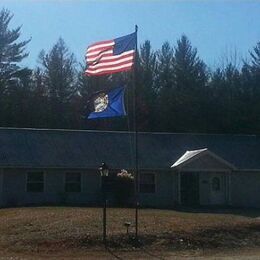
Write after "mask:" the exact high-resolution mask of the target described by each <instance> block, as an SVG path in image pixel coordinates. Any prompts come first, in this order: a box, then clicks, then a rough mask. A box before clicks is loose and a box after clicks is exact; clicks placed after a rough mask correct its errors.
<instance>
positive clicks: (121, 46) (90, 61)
mask: <svg viewBox="0 0 260 260" xmlns="http://www.w3.org/2000/svg"><path fill="white" fill-rule="evenodd" d="M135 48H136V32H135V33H132V34H129V35H126V36H123V37H120V38H116V39H114V40H109V41H102V42H97V43H94V44H92V45H90V46H89V47H88V48H87V53H86V57H85V58H86V63H87V70H86V71H85V73H86V75H88V76H100V75H107V74H113V73H117V72H122V71H128V70H131V69H132V67H133V64H134V54H135Z"/></svg>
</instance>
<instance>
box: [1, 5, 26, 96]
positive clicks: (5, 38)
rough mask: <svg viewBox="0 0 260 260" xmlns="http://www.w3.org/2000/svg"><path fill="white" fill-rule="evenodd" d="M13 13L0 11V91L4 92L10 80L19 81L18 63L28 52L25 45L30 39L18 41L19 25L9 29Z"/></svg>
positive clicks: (21, 73) (19, 69)
mask: <svg viewBox="0 0 260 260" xmlns="http://www.w3.org/2000/svg"><path fill="white" fill-rule="evenodd" d="M12 18H13V15H12V14H11V13H10V12H9V11H8V10H7V9H2V10H1V11H0V91H1V93H4V92H5V91H6V90H7V89H8V84H9V83H10V82H17V81H19V79H20V77H22V76H23V75H24V73H25V72H24V71H23V69H21V68H20V67H19V65H18V63H19V62H21V61H22V60H23V59H24V58H25V57H27V56H28V55H29V54H28V53H27V52H25V47H26V45H27V43H28V42H29V41H30V40H26V41H20V42H18V40H19V37H20V35H21V26H19V27H17V28H15V29H9V24H10V22H11V20H12Z"/></svg>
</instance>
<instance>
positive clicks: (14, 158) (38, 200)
mask: <svg viewBox="0 0 260 260" xmlns="http://www.w3.org/2000/svg"><path fill="white" fill-rule="evenodd" d="M133 152H134V134H133V133H129V132H108V131H89V130H82V131H81V130H80V131H78V130H49V129H17V128H0V206H2V207H4V206H12V205H28V204H53V203H63V202H67V203H73V204H89V205H94V204H97V203H98V202H99V201H100V200H101V189H100V187H101V177H100V175H99V173H98V170H97V169H98V167H99V166H100V164H101V162H106V164H107V165H108V166H109V168H110V169H111V171H112V172H114V173H116V172H118V171H120V169H127V170H128V171H129V172H131V171H132V170H133V169H134V168H135V166H134V162H135V158H134V156H133ZM138 158H139V177H140V178H139V192H140V193H139V194H140V196H139V197H140V204H141V206H151V207H174V206H176V205H188V206H194V205H205V206H207V205H221V206H237V207H260V137H259V136H254V135H207V134H174V133H139V134H138Z"/></svg>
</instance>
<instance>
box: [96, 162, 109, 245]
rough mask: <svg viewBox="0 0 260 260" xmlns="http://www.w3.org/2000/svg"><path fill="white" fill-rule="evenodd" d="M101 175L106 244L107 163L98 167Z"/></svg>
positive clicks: (104, 240)
mask: <svg viewBox="0 0 260 260" xmlns="http://www.w3.org/2000/svg"><path fill="white" fill-rule="evenodd" d="M98 170H99V173H100V176H101V190H102V194H103V242H104V244H105V245H106V238H107V196H106V195H107V194H106V192H107V177H108V174H109V168H108V166H107V165H106V163H104V162H103V163H102V164H101V165H100V167H99V168H98Z"/></svg>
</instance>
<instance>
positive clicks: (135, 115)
mask: <svg viewBox="0 0 260 260" xmlns="http://www.w3.org/2000/svg"><path fill="white" fill-rule="evenodd" d="M137 31H138V26H137V25H135V37H136V42H135V59H134V68H133V92H134V97H133V114H134V118H133V119H134V120H133V121H134V122H133V125H134V139H135V142H134V143H135V239H136V241H138V213H139V212H138V207H139V185H138V184H139V170H138V168H139V167H138V127H137V113H136V103H137V95H136V69H137V66H136V64H137V57H138V55H137Z"/></svg>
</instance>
